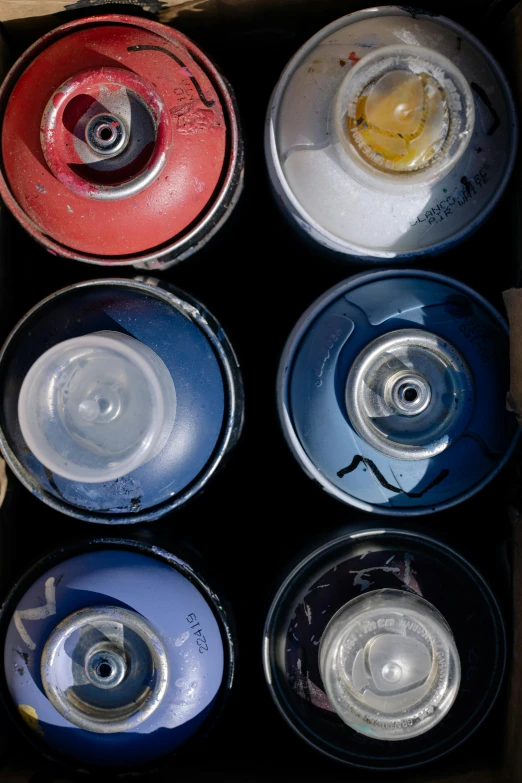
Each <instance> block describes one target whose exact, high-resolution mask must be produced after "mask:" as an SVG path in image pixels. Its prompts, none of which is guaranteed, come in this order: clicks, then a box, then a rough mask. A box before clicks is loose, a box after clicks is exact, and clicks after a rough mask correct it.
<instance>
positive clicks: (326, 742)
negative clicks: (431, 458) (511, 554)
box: [263, 525, 506, 770]
mask: <svg viewBox="0 0 522 783" xmlns="http://www.w3.org/2000/svg"><path fill="white" fill-rule="evenodd" d="M385 527H386V526H385V525H383V526H382V528H381V529H378V530H364V531H361V532H358V533H352V534H348V535H344V536H342V537H341V538H337V539H335V540H331V541H330V542H328V543H327V544H325V545H324V546H322V547H321V548H319V549H316V550H315V551H313V552H311V553H310V554H309V555H308V556H307V557H305V559H304V560H302V561H301V562H300V563H299V564H298V565H297V566H296V567H295V568H294V570H293V571H292V572H291V573H290V575H289V576H288V577H287V579H286V580H285V581H284V582H283V584H282V586H281V588H280V589H279V591H278V593H277V595H276V597H275V599H274V601H273V603H272V606H271V608H270V611H269V614H268V618H267V622H266V625H265V637H264V647H263V662H264V669H265V676H266V679H267V683H268V686H269V688H270V691H271V694H272V697H273V699H274V701H275V703H276V705H277V707H278V708H279V710H280V712H281V713H282V715H283V717H284V718H285V719H286V720H287V721H288V722H289V723H290V725H291V726H292V728H293V729H294V730H295V731H296V732H297V733H298V734H299V735H300V736H301V737H302V738H303V739H304V740H306V741H307V742H308V743H309V744H311V745H312V746H313V747H314V748H316V749H317V750H320V751H322V752H323V753H325V754H326V755H328V756H330V757H332V758H334V759H336V760H338V761H343V762H346V763H349V764H353V765H356V766H359V767H365V768H368V769H381V770H385V769H388V770H395V769H400V768H406V767H413V766H417V765H420V764H425V763H429V762H432V761H434V760H435V759H436V758H438V757H439V756H442V755H444V754H445V753H448V752H449V751H450V750H452V749H453V748H455V747H457V746H458V745H460V743H462V742H463V741H464V740H465V739H467V738H468V737H469V736H470V735H471V734H472V733H473V732H474V731H475V730H476V729H477V727H478V726H479V725H480V724H481V723H482V721H483V720H484V718H485V717H486V715H487V714H488V712H489V711H490V709H491V707H492V705H493V703H494V702H495V699H496V697H497V694H498V691H499V688H500V686H501V683H502V678H503V674H504V667H505V656H506V646H505V644H506V643H505V632H504V627H503V622H502V616H501V613H500V610H499V607H498V605H497V603H496V600H495V598H494V596H493V594H492V593H491V591H490V589H489V588H488V586H487V584H486V583H485V581H484V580H483V579H482V577H481V576H480V575H479V574H478V573H477V571H476V570H475V569H474V568H473V567H472V566H471V565H470V564H469V563H468V562H467V561H466V560H464V559H463V558H462V557H461V556H460V555H457V554H456V553H455V552H454V551H453V550H452V549H450V548H448V547H446V546H445V545H443V544H441V543H439V542H437V541H435V540H433V539H430V538H427V537H424V536H421V535H417V534H414V533H406V532H402V531H396V530H395V531H394V530H386V529H385Z"/></svg>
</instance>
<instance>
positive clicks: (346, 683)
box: [319, 590, 460, 740]
mask: <svg viewBox="0 0 522 783" xmlns="http://www.w3.org/2000/svg"><path fill="white" fill-rule="evenodd" d="M319 666H320V670H321V677H322V679H323V684H324V687H325V690H326V694H327V696H328V699H329V701H330V704H331V705H332V707H333V708H334V710H335V711H336V712H337V714H338V715H339V717H341V718H342V719H343V721H344V722H345V723H347V724H348V725H349V726H351V728H352V729H354V730H355V731H358V732H359V733H361V734H367V735H369V736H371V737H375V738H377V739H383V740H403V739H408V738H410V737H416V736H417V735H419V734H424V733H425V732H426V731H429V730H430V729H432V728H433V727H434V726H436V724H437V723H439V721H440V720H442V718H443V717H444V716H445V715H446V713H447V712H448V710H449V709H450V707H451V706H452V704H453V702H454V701H455V698H456V695H457V692H458V689H459V684H460V661H459V656H458V652H457V648H456V646H455V641H454V639H453V636H452V633H451V630H450V628H449V627H448V625H447V623H446V621H445V620H444V618H443V617H442V616H441V615H440V614H439V612H438V611H437V610H436V609H435V607H434V606H432V605H431V604H430V603H428V601H425V600H424V599H423V598H420V597H419V596H417V595H413V594H411V593H405V592H402V591H401V590H375V591H372V592H370V593H366V594H365V595H361V596H360V597H358V598H355V599H354V600H353V601H350V602H349V603H347V604H346V605H345V606H344V607H343V608H342V609H340V610H339V611H338V612H337V613H336V614H335V615H334V616H333V617H332V619H331V620H330V622H329V623H328V625H327V627H326V629H325V632H324V634H323V637H322V639H321V645H320V648H319Z"/></svg>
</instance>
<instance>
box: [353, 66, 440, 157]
mask: <svg viewBox="0 0 522 783" xmlns="http://www.w3.org/2000/svg"><path fill="white" fill-rule="evenodd" d="M347 122H348V129H349V132H350V133H351V135H352V138H353V143H354V144H355V146H356V147H357V149H358V150H359V152H360V154H361V155H362V156H363V158H365V160H367V161H368V162H369V163H370V164H372V165H374V166H376V167H377V168H381V169H384V170H392V171H400V172H406V171H418V170H419V169H423V168H425V167H426V166H429V165H431V164H432V163H433V161H434V159H435V157H436V156H437V155H438V154H439V153H440V151H441V149H442V147H443V144H444V142H445V140H446V137H447V134H448V125H449V118H448V110H447V106H446V98H445V92H444V89H443V87H441V85H440V84H438V83H437V82H436V81H435V80H434V79H433V78H432V77H431V76H430V75H429V74H427V73H421V74H419V75H417V74H413V73H407V72H405V71H389V72H388V73H387V74H385V75H384V76H381V77H380V79H378V80H377V81H376V82H374V83H372V84H370V85H368V86H367V87H366V88H365V89H364V90H363V92H362V93H361V95H360V97H359V99H358V100H357V103H356V106H355V118H353V119H352V118H351V117H349V118H348V120H347Z"/></svg>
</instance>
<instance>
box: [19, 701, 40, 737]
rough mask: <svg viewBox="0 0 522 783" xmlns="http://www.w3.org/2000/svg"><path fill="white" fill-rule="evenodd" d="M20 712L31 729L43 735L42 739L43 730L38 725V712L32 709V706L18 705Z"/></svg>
mask: <svg viewBox="0 0 522 783" xmlns="http://www.w3.org/2000/svg"><path fill="white" fill-rule="evenodd" d="M18 712H19V713H20V715H21V716H22V718H23V719H24V721H25V722H26V723H27V725H28V726H29V728H30V729H32V730H33V731H36V733H37V734H41V735H42V737H43V735H44V732H43V729H42V727H41V726H40V724H39V723H38V715H37V713H36V710H35V708H34V707H31V705H30V704H19V705H18Z"/></svg>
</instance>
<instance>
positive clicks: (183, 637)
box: [174, 631, 190, 647]
mask: <svg viewBox="0 0 522 783" xmlns="http://www.w3.org/2000/svg"><path fill="white" fill-rule="evenodd" d="M189 636H190V631H184V632H183V633H182V634H181V636H178V638H177V639H176V641H175V642H174V647H181V645H182V644H185V642H186V641H187V639H188V638H189Z"/></svg>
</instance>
